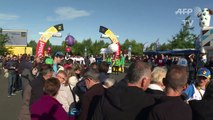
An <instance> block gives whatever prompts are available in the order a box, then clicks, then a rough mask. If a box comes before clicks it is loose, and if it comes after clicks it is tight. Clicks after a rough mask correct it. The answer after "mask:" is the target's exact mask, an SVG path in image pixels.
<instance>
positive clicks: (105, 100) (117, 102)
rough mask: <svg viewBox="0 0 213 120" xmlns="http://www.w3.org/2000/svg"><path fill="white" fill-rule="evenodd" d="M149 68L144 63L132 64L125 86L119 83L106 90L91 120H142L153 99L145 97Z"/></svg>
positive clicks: (149, 73)
mask: <svg viewBox="0 0 213 120" xmlns="http://www.w3.org/2000/svg"><path fill="white" fill-rule="evenodd" d="M150 79H151V67H150V66H149V65H148V64H147V63H144V62H134V63H132V64H131V65H130V67H129V70H128V72H127V79H126V80H127V84H123V83H122V82H119V83H117V84H115V85H114V86H112V87H110V88H108V89H106V92H105V94H104V96H103V97H102V98H101V100H100V101H99V103H98V106H97V107H96V110H95V113H94V115H93V118H92V120H142V119H143V117H144V115H145V114H144V112H143V110H145V109H146V108H147V107H149V106H151V105H153V104H154V102H155V101H154V98H153V97H152V96H151V95H147V94H146V93H145V92H144V91H145V90H146V89H147V87H148V85H149V83H150Z"/></svg>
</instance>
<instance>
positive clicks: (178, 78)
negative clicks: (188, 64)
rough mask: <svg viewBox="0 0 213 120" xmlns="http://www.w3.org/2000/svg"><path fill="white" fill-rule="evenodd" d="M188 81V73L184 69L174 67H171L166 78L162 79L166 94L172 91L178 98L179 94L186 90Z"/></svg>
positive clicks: (177, 66)
mask: <svg viewBox="0 0 213 120" xmlns="http://www.w3.org/2000/svg"><path fill="white" fill-rule="evenodd" d="M187 80H188V71H187V69H186V68H185V67H183V66H179V65H174V66H172V67H171V68H170V69H169V70H168V71H167V74H166V78H165V79H163V83H164V85H165V87H166V92H168V91H171V90H172V91H174V92H173V93H178V94H177V95H175V96H179V95H180V94H181V92H182V91H183V90H184V89H186V87H187Z"/></svg>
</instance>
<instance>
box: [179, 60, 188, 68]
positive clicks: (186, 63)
mask: <svg viewBox="0 0 213 120" xmlns="http://www.w3.org/2000/svg"><path fill="white" fill-rule="evenodd" d="M177 65H180V66H183V67H187V66H188V62H187V60H186V59H185V58H180V59H179V60H178V62H177Z"/></svg>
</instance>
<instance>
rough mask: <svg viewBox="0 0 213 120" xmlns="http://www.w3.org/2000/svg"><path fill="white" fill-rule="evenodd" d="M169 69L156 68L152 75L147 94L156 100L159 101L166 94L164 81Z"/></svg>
mask: <svg viewBox="0 0 213 120" xmlns="http://www.w3.org/2000/svg"><path fill="white" fill-rule="evenodd" d="M166 72H167V69H166V68H163V67H155V68H154V70H153V71H152V75H151V83H150V84H149V86H148V89H147V90H146V93H149V94H152V95H153V97H154V98H156V99H159V98H160V97H161V96H163V95H165V94H164V88H165V86H164V84H163V79H164V78H165V77H166Z"/></svg>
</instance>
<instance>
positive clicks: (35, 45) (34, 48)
mask: <svg viewBox="0 0 213 120" xmlns="http://www.w3.org/2000/svg"><path fill="white" fill-rule="evenodd" d="M27 46H28V47H32V49H33V55H35V54H36V47H37V43H36V42H35V40H31V41H30V42H29V43H28V44H27Z"/></svg>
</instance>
